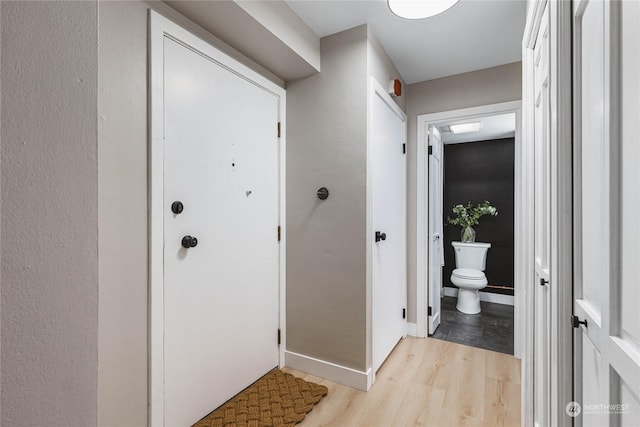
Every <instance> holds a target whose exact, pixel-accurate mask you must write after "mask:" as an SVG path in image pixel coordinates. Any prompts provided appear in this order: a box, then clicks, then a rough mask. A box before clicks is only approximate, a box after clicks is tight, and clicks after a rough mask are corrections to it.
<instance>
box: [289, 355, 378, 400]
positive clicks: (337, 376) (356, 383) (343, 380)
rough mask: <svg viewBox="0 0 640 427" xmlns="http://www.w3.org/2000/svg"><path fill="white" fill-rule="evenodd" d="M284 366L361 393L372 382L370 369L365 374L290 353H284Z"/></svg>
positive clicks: (369, 386) (367, 388)
mask: <svg viewBox="0 0 640 427" xmlns="http://www.w3.org/2000/svg"><path fill="white" fill-rule="evenodd" d="M284 364H285V366H287V367H289V368H292V369H296V370H298V371H302V372H306V373H308V374H311V375H315V376H317V377H320V378H325V379H327V380H330V381H333V382H336V383H339V384H343V385H346V386H349V387H353V388H355V389H358V390H362V391H367V390H369V388H371V386H372V385H373V381H374V377H373V372H372V369H371V368H369V370H368V371H367V372H362V371H358V370H356V369H352V368H347V367H346V366H341V365H337V364H335V363H331V362H327V361H325V360H320V359H316V358H313V357H309V356H305V355H303V354H298V353H294V352H291V351H285V352H284Z"/></svg>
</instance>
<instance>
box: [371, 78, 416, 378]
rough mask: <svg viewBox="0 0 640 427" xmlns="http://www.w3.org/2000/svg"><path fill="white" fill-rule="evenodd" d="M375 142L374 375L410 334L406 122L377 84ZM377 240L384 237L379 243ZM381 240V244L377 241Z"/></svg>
mask: <svg viewBox="0 0 640 427" xmlns="http://www.w3.org/2000/svg"><path fill="white" fill-rule="evenodd" d="M371 84H372V87H373V89H372V91H371V94H370V96H372V99H371V103H370V105H371V107H370V108H371V111H370V114H371V116H370V120H371V123H370V124H371V126H370V130H371V132H370V139H369V141H368V143H369V149H370V150H371V158H372V164H371V168H372V170H371V171H370V173H371V174H372V192H371V206H372V213H371V218H372V219H371V223H372V226H373V230H372V233H373V235H372V241H373V247H372V250H371V256H372V311H373V315H372V339H373V369H374V372H375V371H377V370H378V368H379V367H380V366H381V365H382V363H383V362H384V361H385V359H386V358H387V356H389V354H390V353H391V350H393V348H394V347H395V345H396V344H397V343H398V341H399V340H400V339H401V338H402V337H403V336H404V335H405V334H406V318H405V313H406V307H407V255H406V250H407V249H406V248H407V244H406V233H407V230H406V203H407V199H406V160H405V158H406V155H405V154H404V149H403V144H405V142H406V139H405V138H406V117H405V115H404V113H403V112H402V110H400V109H399V108H398V106H397V105H396V104H395V102H394V101H393V100H392V99H391V97H390V96H389V95H388V94H387V93H386V92H385V91H384V90H383V89H382V87H380V85H379V84H377V82H375V81H373V80H372V83H371ZM376 235H377V236H378V238H377V239H376ZM376 240H377V241H376Z"/></svg>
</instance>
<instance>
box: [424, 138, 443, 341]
mask: <svg viewBox="0 0 640 427" xmlns="http://www.w3.org/2000/svg"><path fill="white" fill-rule="evenodd" d="M443 151H444V150H443V145H442V139H441V137H440V132H438V129H436V128H435V127H434V126H430V127H429V231H428V242H429V243H428V245H429V249H428V251H429V290H428V298H429V308H428V310H427V317H428V319H429V320H428V325H429V335H433V334H434V333H435V331H436V328H437V327H438V325H440V301H441V298H442V295H441V290H442V266H443V265H444V262H443V260H444V253H443V244H442V242H443V239H442V192H443V187H442V184H443V183H442V176H443V173H442V172H443V164H442V163H443V156H442V154H443ZM429 313H430V314H429Z"/></svg>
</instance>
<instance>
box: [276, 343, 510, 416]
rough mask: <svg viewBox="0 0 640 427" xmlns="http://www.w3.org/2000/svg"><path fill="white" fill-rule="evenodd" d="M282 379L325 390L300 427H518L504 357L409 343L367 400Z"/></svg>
mask: <svg viewBox="0 0 640 427" xmlns="http://www.w3.org/2000/svg"><path fill="white" fill-rule="evenodd" d="M284 371H285V372H290V373H292V374H295V375H296V376H299V377H301V378H303V379H305V380H308V381H313V382H317V383H318V384H323V385H325V386H327V387H328V388H329V394H328V396H327V397H325V398H324V399H323V400H322V401H321V402H320V403H319V404H318V405H317V406H316V407H315V408H314V409H313V411H311V412H310V413H309V414H308V415H307V417H306V418H305V420H304V421H303V422H302V423H301V424H300V425H301V426H302V427H304V426H347V427H348V426H354V427H355V426H394V427H400V426H417V425H425V426H427V425H431V426H440V427H447V426H516V425H519V424H520V360H518V359H516V358H514V357H513V356H509V355H506V354H502V353H496V352H493V351H487V350H482V349H478V348H473V347H468V346H464V345H460V344H455V343H450V342H445V341H441V340H436V339H430V338H427V339H421V338H413V337H407V338H405V339H404V340H402V341H401V342H400V343H399V344H398V345H397V347H396V349H395V350H394V351H393V352H392V353H391V356H389V358H388V359H387V361H386V362H385V364H384V365H382V367H381V368H380V370H379V371H378V373H377V375H376V377H377V378H376V382H375V384H374V385H373V387H372V388H371V389H370V390H369V392H368V393H365V392H362V391H359V390H355V389H353V388H350V387H346V386H343V385H340V384H336V383H334V382H331V381H326V380H322V379H321V378H318V377H315V376H313V375H306V374H304V373H302V372H299V371H295V370H293V369H288V368H285V369H284Z"/></svg>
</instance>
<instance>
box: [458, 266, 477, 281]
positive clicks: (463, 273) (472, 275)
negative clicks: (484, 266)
mask: <svg viewBox="0 0 640 427" xmlns="http://www.w3.org/2000/svg"><path fill="white" fill-rule="evenodd" d="M453 275H455V276H458V277H460V278H462V279H484V273H483V272H482V271H480V270H473V269H471V268H456V269H455V270H453Z"/></svg>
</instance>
